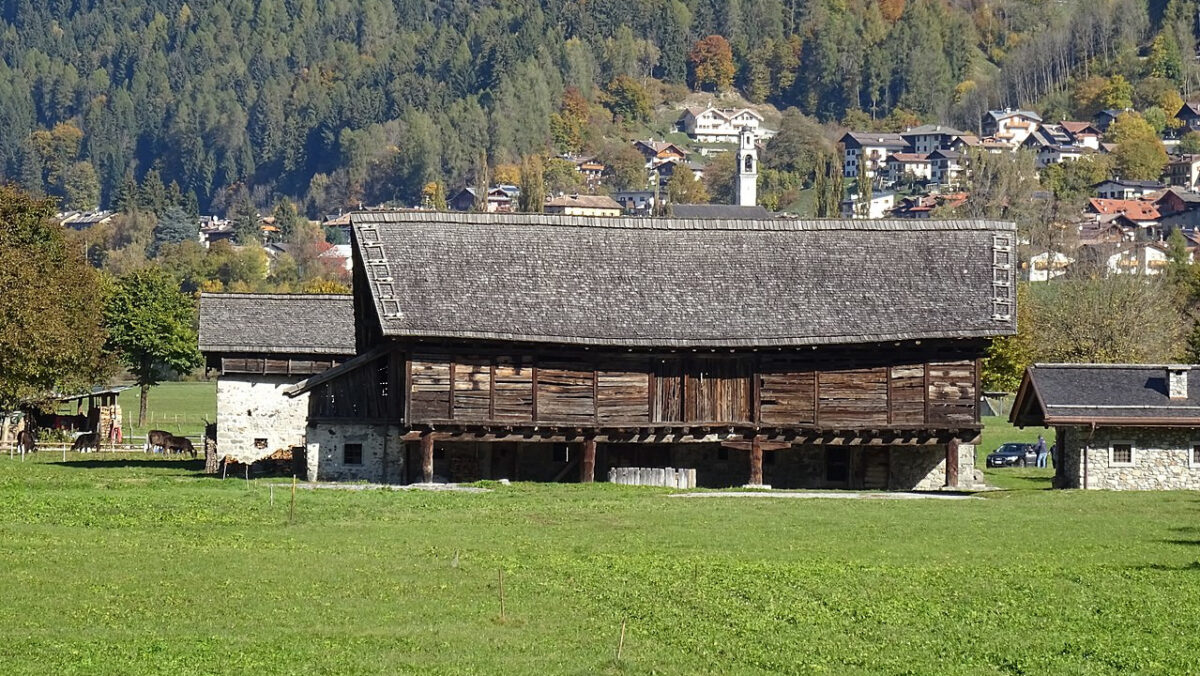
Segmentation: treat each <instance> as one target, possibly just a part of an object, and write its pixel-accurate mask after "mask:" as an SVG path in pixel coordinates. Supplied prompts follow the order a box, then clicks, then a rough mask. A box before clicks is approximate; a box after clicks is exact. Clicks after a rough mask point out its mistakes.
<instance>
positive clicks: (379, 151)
mask: <svg viewBox="0 0 1200 676" xmlns="http://www.w3.org/2000/svg"><path fill="white" fill-rule="evenodd" d="M0 7H2V12H0V174H2V177H3V178H4V179H6V180H9V181H14V182H16V183H18V184H19V185H21V186H22V187H24V188H26V189H29V190H31V191H34V192H37V193H44V194H49V195H51V196H55V197H59V198H61V199H62V200H63V202H64V205H66V206H70V207H72V208H81V209H86V208H91V207H97V206H101V207H107V208H115V207H120V206H121V202H122V200H128V199H130V195H132V194H133V191H134V186H135V185H142V184H144V183H145V182H146V180H147V178H148V177H151V181H152V182H153V183H154V184H155V185H158V184H159V183H161V185H162V186H163V188H162V189H163V190H164V191H166V196H165V199H166V201H168V202H173V203H176V204H178V205H180V206H185V207H188V208H189V209H190V210H191V211H193V212H196V211H205V212H207V211H210V210H211V211H215V212H221V213H224V212H226V211H229V210H231V209H232V208H233V207H234V206H235V205H236V204H238V203H239V200H240V201H243V202H244V201H245V200H247V198H248V199H249V200H252V201H253V202H254V203H255V204H257V205H258V206H260V207H263V208H269V207H270V205H272V204H274V203H275V202H276V201H277V200H278V199H279V198H280V197H282V196H288V197H290V198H292V199H294V200H296V201H297V202H298V203H299V204H300V205H301V211H302V212H307V213H308V215H310V216H317V215H319V214H321V213H326V212H329V211H332V210H336V209H337V208H339V207H343V206H348V205H353V204H357V203H360V202H367V203H376V202H387V201H397V202H405V203H415V202H417V201H419V200H420V199H421V195H422V189H423V188H425V186H427V185H428V184H430V183H432V182H437V183H439V184H440V185H441V186H444V187H445V189H447V190H450V189H453V188H455V187H459V186H463V185H473V184H477V183H480V182H481V180H482V179H484V178H486V177H487V176H488V171H489V168H491V170H492V171H494V170H495V168H496V167H498V166H501V165H506V164H508V165H513V164H517V163H519V162H520V161H521V160H522V159H523V158H525V157H527V156H532V155H551V154H556V153H560V152H567V151H574V152H587V153H592V154H599V155H601V156H602V157H604V156H605V153H608V155H609V156H615V155H617V154H619V152H620V148H619V147H617V146H619V145H620V144H626V145H627V141H628V139H629V138H630V137H632V136H633V135H635V134H638V133H654V132H655V131H660V132H661V131H665V128H663V127H662V126H661V125H662V122H661V120H660V117H661V116H655V115H653V114H652V113H653V109H654V106H661V105H664V104H672V103H677V102H678V101H680V100H681V99H682V98H683V97H684V96H686V95H687V94H688V93H689V91H696V90H703V91H718V90H730V89H735V90H737V91H739V92H741V93H742V94H743V95H744V96H745V97H746V99H748V100H749V101H751V102H762V103H769V104H772V105H774V106H775V107H777V108H779V109H780V110H783V109H786V108H791V107H794V108H797V109H798V110H799V112H800V113H803V114H804V115H805V116H809V117H812V118H815V119H816V120H817V121H819V122H821V123H842V124H845V125H847V126H855V127H870V126H874V127H878V128H885V127H887V126H888V125H895V124H900V123H901V122H903V121H910V120H920V121H936V122H946V123H950V124H955V125H958V126H960V127H962V128H966V129H974V128H976V127H977V126H978V124H979V119H980V116H981V114H982V113H983V112H984V111H985V110H987V109H988V108H994V107H997V106H1004V105H1023V106H1035V107H1036V108H1037V109H1038V110H1039V111H1041V112H1042V113H1043V115H1044V116H1046V117H1047V118H1052V117H1061V116H1081V115H1086V114H1089V113H1092V112H1094V110H1095V109H1098V108H1100V107H1110V104H1113V103H1114V101H1110V100H1107V99H1112V98H1114V93H1113V92H1112V91H1108V90H1111V89H1112V87H1111V83H1112V82H1113V81H1114V76H1118V75H1119V76H1122V78H1123V81H1124V82H1127V83H1129V89H1130V91H1129V92H1128V94H1125V93H1124V92H1116V94H1123V95H1124V97H1125V98H1127V99H1129V100H1130V102H1131V103H1136V104H1140V105H1139V107H1146V106H1145V104H1146V103H1148V102H1150V103H1152V102H1155V101H1158V100H1159V99H1160V98H1161V97H1162V95H1163V92H1165V91H1171V92H1179V93H1180V95H1181V96H1182V97H1183V98H1187V97H1189V96H1190V95H1191V94H1193V93H1194V92H1195V90H1197V89H1198V88H1200V72H1198V71H1200V69H1198V68H1197V64H1196V59H1195V56H1194V55H1195V53H1196V49H1195V48H1196V39H1195V34H1196V32H1195V30H1194V29H1195V21H1196V3H1195V2H1194V1H1193V0H1169V2H1168V1H1165V0H1150V1H1148V2H1147V1H1146V0H1053V1H1051V0H754V1H750V0H188V1H187V2H184V1H183V0H108V1H101V0H3V2H2V4H0ZM711 36H720V38H718V39H711ZM726 46H727V48H726ZM1105 88H1107V90H1106V89H1105ZM1093 90H1094V91H1093ZM1117 103H1119V102H1117ZM656 125H658V126H656ZM787 161H790V158H788V160H787ZM610 164H612V165H614V166H616V165H619V162H612V163H610ZM493 178H494V176H493Z"/></svg>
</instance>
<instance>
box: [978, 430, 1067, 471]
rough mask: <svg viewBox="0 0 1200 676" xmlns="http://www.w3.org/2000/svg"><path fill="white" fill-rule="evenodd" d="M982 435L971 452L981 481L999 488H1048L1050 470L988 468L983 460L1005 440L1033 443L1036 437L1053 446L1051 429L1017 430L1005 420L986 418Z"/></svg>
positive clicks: (1052, 431)
mask: <svg viewBox="0 0 1200 676" xmlns="http://www.w3.org/2000/svg"><path fill="white" fill-rule="evenodd" d="M983 425H984V426H983V436H982V439H981V440H980V443H979V445H978V446H977V447H976V449H975V467H977V468H979V469H982V470H983V475H984V479H986V480H987V482H988V484H989V485H992V486H996V487H999V488H1012V489H1016V488H1050V480H1051V478H1052V477H1053V476H1054V469H1053V468H1048V469H1038V468H1036V467H1003V468H997V469H988V468H987V464H986V463H985V461H984V459H985V458H987V454H988V453H991V452H992V451H994V450H996V448H997V447H998V446H1000V444H1003V443H1005V442H1007V441H1027V442H1030V443H1032V442H1035V441H1037V438H1038V435H1039V434H1041V435H1043V436H1045V437H1046V445H1047V446H1049V445H1050V444H1053V443H1054V430H1050V429H1045V428H1042V427H1027V428H1025V429H1023V430H1022V429H1017V428H1016V427H1013V426H1012V425H1010V424H1009V423H1008V419H1007V418H997V417H986V418H984V419H983Z"/></svg>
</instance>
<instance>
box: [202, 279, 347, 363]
mask: <svg viewBox="0 0 1200 676" xmlns="http://www.w3.org/2000/svg"><path fill="white" fill-rule="evenodd" d="M200 351H201V352H206V353H231V352H236V353H251V354H297V355H300V354H326V355H352V354H354V298H353V296H349V295H323V294H278V293H206V294H202V295H201V296H200Z"/></svg>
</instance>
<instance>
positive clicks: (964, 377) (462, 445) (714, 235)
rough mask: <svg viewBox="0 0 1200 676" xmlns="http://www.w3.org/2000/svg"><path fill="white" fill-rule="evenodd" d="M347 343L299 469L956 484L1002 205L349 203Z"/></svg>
mask: <svg viewBox="0 0 1200 676" xmlns="http://www.w3.org/2000/svg"><path fill="white" fill-rule="evenodd" d="M352 220H353V245H354V246H353V249H354V256H355V259H356V260H355V267H354V269H355V279H354V313H355V325H356V340H357V356H356V357H355V358H354V359H352V360H350V361H348V362H346V363H344V364H342V365H341V366H339V367H337V368H334V369H331V370H329V371H326V372H324V373H321V374H319V375H316V376H314V377H312V378H309V379H308V380H306V381H304V382H303V383H300V384H299V385H297V386H295V387H293V388H291V390H290V393H291V394H293V395H301V394H305V393H309V394H310V397H309V417H308V436H307V439H308V454H307V462H308V470H309V478H310V479H359V480H370V481H384V482H416V481H431V480H449V481H471V480H477V479H501V478H507V479H513V480H537V481H557V480H575V479H579V480H581V481H591V480H593V478H594V477H596V476H597V475H599V476H600V477H601V478H603V477H605V476H606V473H607V471H608V470H609V469H610V468H614V467H626V466H629V467H674V468H693V469H695V470H696V472H697V475H696V476H697V481H698V483H699V484H700V485H704V486H730V485H743V484H752V485H758V484H768V485H773V486H775V487H845V488H879V489H938V488H943V487H951V488H954V487H960V486H965V485H967V484H969V482H970V481H971V479H972V471H973V468H974V459H973V458H974V447H973V446H972V444H974V443H975V442H976V439H977V437H978V434H979V430H980V422H979V406H978V393H979V364H980V358H981V357H982V356H983V354H984V350H985V349H986V347H987V345H988V342H989V341H990V339H992V338H993V337H995V336H1001V335H1006V334H1011V333H1013V332H1014V330H1015V319H1014V317H1015V313H1014V303H1015V294H1014V286H1013V264H1014V244H1015V242H1014V238H1015V231H1014V228H1013V226H1012V225H1011V224H1007V223H995V222H982V221H945V222H923V223H913V222H911V221H905V222H894V221H784V220H680V219H661V220H645V219H642V220H633V219H589V218H579V217H561V216H560V217H551V216H541V215H515V214H513V215H509V214H503V215H502V214H445V213H420V212H403V213H390V212H383V213H381V212H373V213H363V214H355V215H354V216H353V219H352Z"/></svg>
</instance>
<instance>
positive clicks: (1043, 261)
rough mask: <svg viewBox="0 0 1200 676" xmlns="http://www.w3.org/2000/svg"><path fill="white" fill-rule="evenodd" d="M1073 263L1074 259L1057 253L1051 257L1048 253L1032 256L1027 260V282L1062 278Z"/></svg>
mask: <svg viewBox="0 0 1200 676" xmlns="http://www.w3.org/2000/svg"><path fill="white" fill-rule="evenodd" d="M1074 262H1075V259H1074V258H1071V257H1069V256H1067V255H1066V254H1064V253H1061V252H1057V251H1056V252H1054V255H1053V256H1051V254H1050V252H1049V251H1046V252H1043V253H1040V254H1038V255H1036V256H1032V257H1030V259H1029V281H1031V282H1048V281H1050V280H1051V279H1054V278H1055V277H1062V276H1063V275H1065V274H1067V268H1069V267H1071V264H1072V263H1074Z"/></svg>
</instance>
